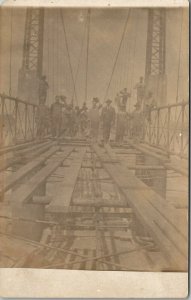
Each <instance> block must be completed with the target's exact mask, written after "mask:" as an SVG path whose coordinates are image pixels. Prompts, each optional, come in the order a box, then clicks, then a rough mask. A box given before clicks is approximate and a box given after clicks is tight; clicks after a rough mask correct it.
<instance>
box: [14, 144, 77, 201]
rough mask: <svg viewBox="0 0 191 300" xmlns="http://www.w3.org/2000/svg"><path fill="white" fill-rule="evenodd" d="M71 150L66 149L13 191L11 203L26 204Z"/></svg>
mask: <svg viewBox="0 0 191 300" xmlns="http://www.w3.org/2000/svg"><path fill="white" fill-rule="evenodd" d="M72 150H73V148H68V149H66V151H65V152H64V153H62V154H61V155H59V156H58V157H57V160H56V161H55V160H54V161H51V162H49V163H48V164H47V166H46V167H44V168H42V169H41V170H40V171H39V172H37V173H36V174H35V175H34V176H33V177H32V178H31V179H29V181H28V182H26V183H24V184H22V185H21V186H20V187H19V188H18V189H17V190H15V191H14V192H13V193H12V194H11V196H10V201H11V202H15V203H16V202H17V203H20V204H22V203H26V202H27V201H28V200H29V199H30V198H31V197H32V196H33V194H34V192H35V191H36V190H37V189H38V188H39V187H40V186H41V185H42V184H43V183H44V182H45V181H46V180H47V178H48V177H49V176H50V175H51V174H52V173H53V172H54V171H55V170H56V169H57V168H58V167H59V166H60V165H61V164H62V162H63V161H64V160H65V159H66V158H67V157H68V156H69V155H70V153H71V152H72Z"/></svg>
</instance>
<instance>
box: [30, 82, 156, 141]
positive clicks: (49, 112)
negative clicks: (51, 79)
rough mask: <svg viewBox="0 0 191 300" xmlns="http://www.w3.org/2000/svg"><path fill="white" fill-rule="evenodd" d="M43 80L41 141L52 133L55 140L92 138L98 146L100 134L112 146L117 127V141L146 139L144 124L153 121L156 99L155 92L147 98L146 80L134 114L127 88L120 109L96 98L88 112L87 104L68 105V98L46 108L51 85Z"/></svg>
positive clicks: (119, 99) (139, 90)
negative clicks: (131, 109) (126, 138)
mask: <svg viewBox="0 0 191 300" xmlns="http://www.w3.org/2000/svg"><path fill="white" fill-rule="evenodd" d="M43 81H44V83H43V84H44V88H43V87H42V86H43V84H42V86H41V87H40V89H41V90H40V92H39V94H40V97H39V106H38V111H37V118H36V121H37V135H38V137H39V138H42V137H44V136H45V135H46V134H48V133H51V134H52V136H53V137H59V136H61V135H64V136H71V137H74V136H77V135H81V136H86V137H89V138H90V139H91V140H92V142H94V143H96V142H98V140H99V138H100V133H102V140H103V142H104V143H108V142H109V140H110V137H111V132H112V131H114V130H113V129H114V128H115V127H116V130H115V141H116V142H118V143H119V144H122V143H123V141H124V137H125V135H126V134H127V133H128V135H130V136H131V137H132V138H136V139H137V140H138V139H139V140H140V139H142V138H143V135H144V132H143V127H144V126H143V122H144V120H145V119H147V120H148V121H149V120H150V111H151V108H152V107H153V106H154V100H153V95H152V93H151V92H149V93H148V95H147V96H145V94H144V83H143V78H142V77H140V82H139V83H138V84H137V85H136V86H135V89H136V90H137V102H136V104H135V105H134V107H135V109H134V111H133V112H131V113H127V103H128V98H130V97H131V94H130V93H129V92H128V91H127V88H124V89H123V90H121V91H120V92H119V93H118V94H117V95H116V97H115V106H116V109H115V108H114V106H113V105H112V100H111V99H107V100H106V101H105V103H104V104H103V105H102V104H101V103H100V101H99V99H98V98H97V97H95V98H93V100H92V106H91V108H89V109H88V107H87V105H86V102H84V103H83V105H82V107H79V106H75V107H74V106H73V105H72V104H68V103H67V101H66V100H67V99H66V97H65V96H56V97H55V102H54V103H53V104H52V105H51V107H50V108H48V107H47V106H46V94H47V88H48V83H47V82H46V80H45V77H44V78H43Z"/></svg>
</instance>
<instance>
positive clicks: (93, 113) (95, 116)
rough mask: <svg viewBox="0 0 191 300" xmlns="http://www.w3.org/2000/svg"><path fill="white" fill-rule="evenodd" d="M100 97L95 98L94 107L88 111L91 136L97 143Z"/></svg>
mask: <svg viewBox="0 0 191 300" xmlns="http://www.w3.org/2000/svg"><path fill="white" fill-rule="evenodd" d="M98 103H99V99H98V98H93V101H92V108H91V109H90V110H89V112H88V118H89V122H90V137H91V140H92V142H94V143H96V142H97V141H98V136H99V123H100V122H99V121H100V116H99V107H98Z"/></svg>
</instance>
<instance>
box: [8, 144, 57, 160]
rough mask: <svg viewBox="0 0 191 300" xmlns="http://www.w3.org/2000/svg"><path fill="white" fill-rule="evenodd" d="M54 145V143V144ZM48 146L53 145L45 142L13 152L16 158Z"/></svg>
mask: <svg viewBox="0 0 191 300" xmlns="http://www.w3.org/2000/svg"><path fill="white" fill-rule="evenodd" d="M54 144H55V143H54ZM48 145H53V142H52V141H47V142H45V143H42V144H36V145H33V146H32V147H27V148H25V149H22V150H20V149H19V150H17V151H14V156H16V157H18V156H25V155H26V154H27V153H30V152H33V151H37V150H39V149H41V148H43V147H46V146H48Z"/></svg>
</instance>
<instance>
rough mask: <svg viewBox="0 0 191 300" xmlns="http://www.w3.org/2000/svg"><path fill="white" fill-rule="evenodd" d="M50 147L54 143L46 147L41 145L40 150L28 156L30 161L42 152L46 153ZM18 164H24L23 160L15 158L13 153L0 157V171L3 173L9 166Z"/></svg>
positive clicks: (20, 157)
mask: <svg viewBox="0 0 191 300" xmlns="http://www.w3.org/2000/svg"><path fill="white" fill-rule="evenodd" d="M52 145H54V143H52V144H48V145H45V146H44V145H43V146H42V148H41V149H40V150H38V151H36V152H35V151H34V152H33V153H32V154H31V155H30V159H32V158H34V157H35V156H38V155H40V154H41V153H43V152H44V151H46V150H47V149H49V148H50V147H51V146H52ZM20 162H24V158H23V157H22V156H19V157H18V156H16V157H15V155H14V153H8V154H7V155H5V156H2V157H1V159H0V171H3V170H5V169H7V168H9V167H10V166H12V165H14V164H17V163H20Z"/></svg>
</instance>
